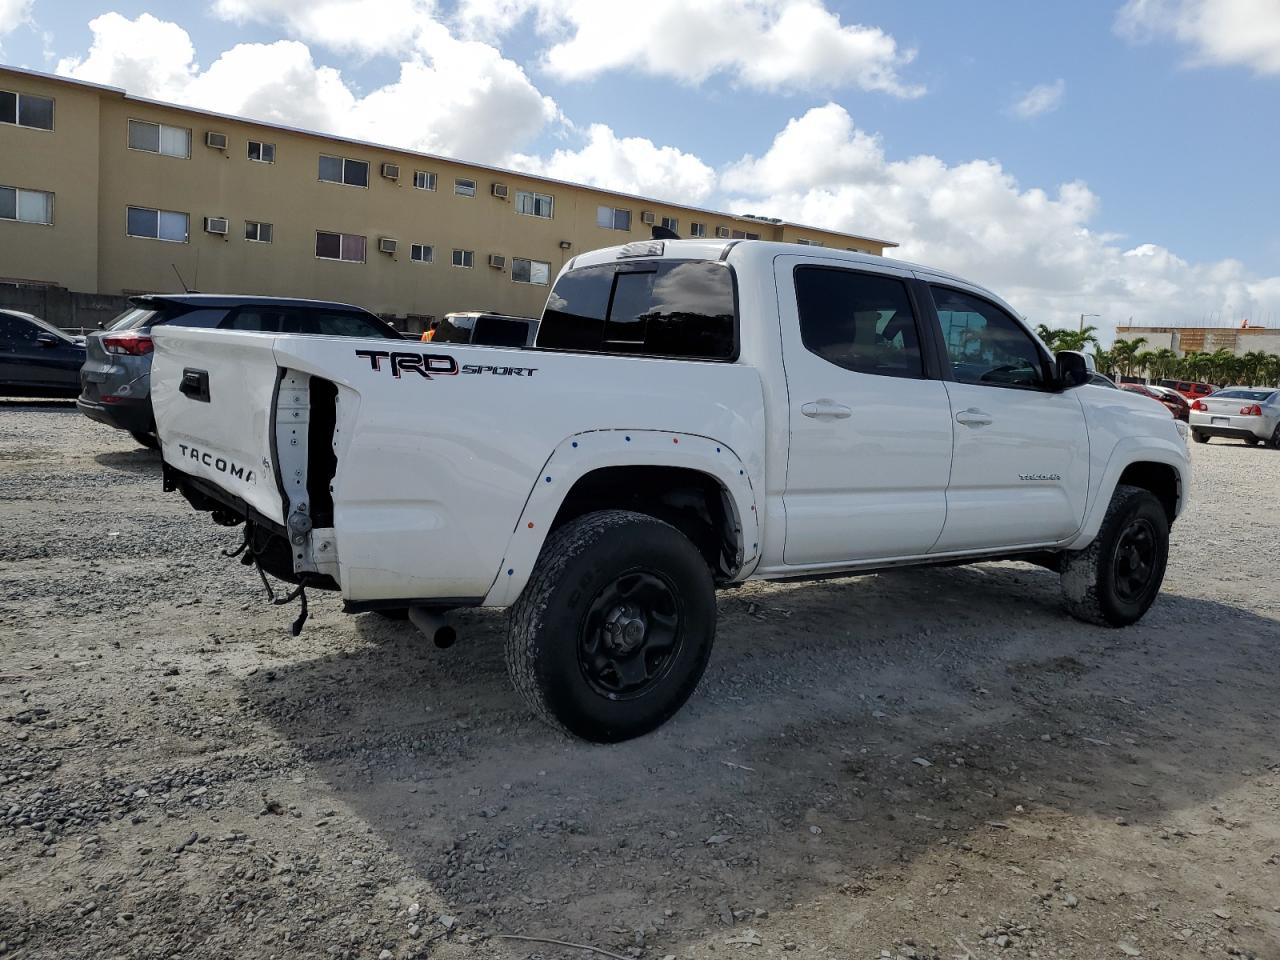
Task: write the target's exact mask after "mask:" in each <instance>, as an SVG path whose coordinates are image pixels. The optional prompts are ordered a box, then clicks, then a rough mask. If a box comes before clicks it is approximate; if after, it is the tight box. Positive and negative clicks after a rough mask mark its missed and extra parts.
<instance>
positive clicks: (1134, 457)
mask: <svg viewBox="0 0 1280 960" xmlns="http://www.w3.org/2000/svg"><path fill="white" fill-rule="evenodd" d="M1120 484H1128V485H1130V486H1135V487H1141V488H1143V489H1144V490H1149V491H1151V493H1152V494H1154V495H1155V497H1156V499H1158V500H1159V501H1160V504H1161V506H1162V507H1164V511H1165V516H1166V517H1167V518H1168V520H1169V524H1170V526H1172V525H1173V522H1174V520H1176V519H1177V518H1178V516H1180V515H1181V513H1182V511H1183V510H1184V509H1185V508H1186V504H1187V497H1188V495H1189V493H1190V486H1191V474H1190V460H1189V459H1188V456H1187V451H1186V448H1185V447H1181V448H1179V447H1178V446H1176V445H1175V444H1173V443H1168V444H1160V445H1148V444H1143V445H1137V444H1133V445H1126V444H1122V445H1120V446H1118V447H1117V448H1116V450H1114V451H1113V452H1112V455H1111V458H1110V459H1109V460H1108V462H1107V465H1106V468H1105V469H1104V470H1103V471H1102V476H1101V480H1100V482H1099V484H1098V486H1097V488H1096V491H1095V493H1094V495H1093V496H1092V497H1091V499H1090V503H1089V509H1088V511H1087V514H1086V516H1085V522H1084V525H1083V526H1082V527H1081V530H1080V533H1079V534H1078V535H1077V537H1076V538H1075V539H1074V540H1073V541H1072V542H1071V543H1070V544H1068V545H1067V547H1066V549H1068V550H1081V549H1084V548H1085V547H1087V546H1088V545H1089V544H1090V543H1092V542H1093V539H1094V537H1096V536H1097V535H1098V530H1099V529H1100V528H1101V526H1102V520H1103V517H1105V516H1106V512H1107V507H1108V505H1109V504H1110V503H1111V498H1112V496H1113V495H1114V494H1115V490H1116V487H1118V486H1119V485H1120Z"/></svg>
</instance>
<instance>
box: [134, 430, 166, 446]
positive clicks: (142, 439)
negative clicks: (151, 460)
mask: <svg viewBox="0 0 1280 960" xmlns="http://www.w3.org/2000/svg"><path fill="white" fill-rule="evenodd" d="M129 436H131V437H133V439H135V440H137V441H138V443H140V444H142V445H143V446H144V447H146V448H147V449H148V450H159V449H160V438H159V437H157V436H156V435H155V434H154V433H143V432H142V431H141V430H130V431H129Z"/></svg>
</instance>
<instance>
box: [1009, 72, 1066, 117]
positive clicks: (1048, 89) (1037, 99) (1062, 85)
mask: <svg viewBox="0 0 1280 960" xmlns="http://www.w3.org/2000/svg"><path fill="white" fill-rule="evenodd" d="M1066 92H1067V82H1066V81H1065V80H1063V79H1061V78H1059V79H1057V80H1055V81H1053V83H1038V84H1036V85H1035V86H1034V87H1032V88H1031V89H1030V90H1028V91H1027V92H1026V93H1024V94H1023V95H1022V96H1020V97H1019V98H1018V99H1017V100H1015V101H1014V102H1013V106H1012V107H1010V110H1011V112H1012V113H1013V115H1014V116H1015V117H1019V118H1021V119H1023V120H1030V119H1031V118H1032V117H1038V116H1040V115H1041V114H1045V113H1051V112H1053V111H1054V110H1057V109H1058V107H1059V105H1061V103H1062V96H1063V94H1065V93H1066Z"/></svg>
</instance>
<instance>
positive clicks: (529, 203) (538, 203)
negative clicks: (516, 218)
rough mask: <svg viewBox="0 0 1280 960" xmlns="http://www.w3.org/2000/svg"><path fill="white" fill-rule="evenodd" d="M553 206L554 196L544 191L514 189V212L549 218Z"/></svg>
mask: <svg viewBox="0 0 1280 960" xmlns="http://www.w3.org/2000/svg"><path fill="white" fill-rule="evenodd" d="M554 206H555V198H554V197H552V196H551V195H550V194H546V193H530V192H529V191H528V190H517V191H516V213H523V214H524V215H525V216H527V217H544V218H546V219H548V220H550V219H551V210H552V208H553V207H554Z"/></svg>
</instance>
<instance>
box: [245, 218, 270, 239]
mask: <svg viewBox="0 0 1280 960" xmlns="http://www.w3.org/2000/svg"><path fill="white" fill-rule="evenodd" d="M273 234H274V228H273V227H272V226H271V224H269V223H260V222H258V221H257V220H246V221H245V222H244V238H245V239H246V240H252V241H253V242H254V243H270V242H271V240H272V239H273Z"/></svg>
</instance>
